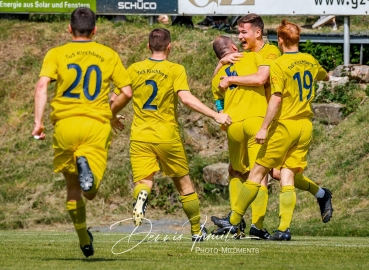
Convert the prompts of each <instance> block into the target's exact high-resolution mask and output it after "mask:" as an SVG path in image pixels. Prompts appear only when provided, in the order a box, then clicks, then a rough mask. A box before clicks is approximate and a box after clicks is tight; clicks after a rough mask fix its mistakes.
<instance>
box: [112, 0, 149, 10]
mask: <svg viewBox="0 0 369 270" xmlns="http://www.w3.org/2000/svg"><path fill="white" fill-rule="evenodd" d="M118 9H125V10H127V9H128V10H130V9H134V10H140V9H142V10H150V9H151V10H155V9H156V2H144V1H143V0H137V2H118Z"/></svg>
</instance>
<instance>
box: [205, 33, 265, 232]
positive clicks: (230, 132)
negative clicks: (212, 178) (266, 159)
mask: <svg viewBox="0 0 369 270" xmlns="http://www.w3.org/2000/svg"><path fill="white" fill-rule="evenodd" d="M213 49H214V52H215V53H216V55H217V57H218V58H219V59H220V58H221V57H222V56H224V55H227V54H229V53H232V52H235V51H237V46H236V45H235V44H234V42H233V41H232V39H231V38H229V37H225V36H220V37H217V38H216V39H215V40H214V42H213ZM262 65H263V59H262V57H261V56H260V54H258V53H255V52H250V53H246V54H245V55H244V57H242V58H241V59H240V61H239V62H236V63H235V64H227V65H224V66H222V67H221V68H220V70H219V71H218V73H217V74H216V75H215V76H214V78H213V80H212V91H213V95H214V98H215V100H216V105H217V109H218V110H220V111H224V112H225V113H227V114H228V115H229V116H230V117H231V118H232V121H233V123H232V125H231V126H230V127H228V128H227V129H226V131H227V138H228V149H229V159H230V168H232V173H231V174H230V180H229V191H230V204H231V209H232V210H233V208H234V204H235V199H237V195H238V191H239V188H240V186H242V182H243V181H244V175H245V174H246V173H247V172H249V171H250V169H251V168H252V167H253V166H254V163H255V160H256V156H257V153H258V152H259V149H260V144H257V143H256V141H255V135H256V133H257V131H258V127H259V126H260V125H261V123H262V122H263V118H264V115H265V111H266V109H267V99H266V96H265V90H264V86H263V85H259V86H241V85H230V86H229V87H228V88H227V90H226V91H225V92H224V91H221V90H219V88H218V85H219V82H220V81H221V78H222V77H224V76H239V75H243V76H246V75H250V74H255V73H256V72H257V71H258V70H259V69H260V68H262V67H263V66H262ZM221 100H223V101H224V105H223V104H219V103H217V101H221ZM223 108H224V109H223ZM238 184H239V185H240V186H238ZM212 220H213V222H214V223H215V224H217V223H218V224H219V223H220V224H222V219H219V218H216V217H214V216H212ZM218 224H217V225H218ZM244 224H245V222H244V221H243V219H242V221H241V224H240V226H241V231H242V232H243V230H244V228H243V227H245V225H244ZM218 226H219V225H218ZM228 232H230V233H237V226H231V227H229V226H221V225H220V226H219V228H217V229H216V230H214V231H213V232H212V233H213V234H216V235H219V234H225V233H228Z"/></svg>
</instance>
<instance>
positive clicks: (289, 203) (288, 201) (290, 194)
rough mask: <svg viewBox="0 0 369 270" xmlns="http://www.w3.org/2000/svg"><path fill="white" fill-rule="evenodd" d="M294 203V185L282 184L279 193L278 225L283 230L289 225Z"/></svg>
mask: <svg viewBox="0 0 369 270" xmlns="http://www.w3.org/2000/svg"><path fill="white" fill-rule="evenodd" d="M295 205H296V192H295V187H294V186H284V187H282V188H281V192H280V194H279V227H278V230H280V231H285V230H286V229H288V228H289V227H290V225H291V221H292V216H293V210H294V209H295Z"/></svg>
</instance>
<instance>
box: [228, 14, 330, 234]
mask: <svg viewBox="0 0 369 270" xmlns="http://www.w3.org/2000/svg"><path fill="white" fill-rule="evenodd" d="M300 31H301V30H300V29H299V27H298V26H297V25H295V24H292V23H289V22H287V21H286V20H285V19H284V20H282V22H281V24H280V26H278V28H277V35H278V46H279V48H280V49H281V51H282V52H283V53H284V54H283V55H282V56H281V57H279V58H278V59H276V60H275V61H274V62H273V63H272V65H271V68H270V78H271V94H272V95H271V98H270V101H269V104H268V109H267V113H266V115H265V118H264V121H263V124H262V125H261V129H260V130H259V131H258V133H257V134H256V140H257V142H259V143H260V144H262V146H261V148H260V151H259V153H258V157H257V160H256V163H255V166H254V167H253V169H252V170H251V172H250V175H249V177H248V179H247V180H246V182H245V183H244V184H243V186H242V188H241V190H240V193H239V195H238V199H237V201H236V204H235V207H234V211H233V212H232V214H231V215H230V217H229V219H228V220H229V223H230V224H231V225H236V224H238V223H239V222H240V221H241V219H242V217H243V215H244V214H245V211H246V209H247V207H248V206H249V205H250V204H251V202H252V201H253V200H254V199H255V197H256V195H257V192H258V190H259V188H260V182H261V180H262V179H263V178H264V177H265V175H266V174H267V173H268V171H269V170H270V169H271V168H278V169H280V170H281V180H280V183H281V193H280V224H279V227H278V230H277V231H276V232H275V234H274V235H273V236H272V237H270V240H290V239H291V233H290V224H291V221H292V215H293V210H294V207H295V204H296V193H295V187H294V178H295V175H296V174H297V173H298V172H302V171H303V170H304V168H305V167H306V165H307V161H306V154H307V151H308V148H309V145H310V142H311V135H312V122H311V119H312V117H313V112H312V109H311V102H312V100H313V98H314V95H315V89H314V80H326V81H328V80H329V76H328V75H327V72H326V71H325V70H324V69H323V68H322V67H321V66H320V64H319V63H318V61H317V60H316V59H315V58H314V57H312V56H311V55H309V54H305V53H300V52H299V51H298V44H299V41H300Z"/></svg>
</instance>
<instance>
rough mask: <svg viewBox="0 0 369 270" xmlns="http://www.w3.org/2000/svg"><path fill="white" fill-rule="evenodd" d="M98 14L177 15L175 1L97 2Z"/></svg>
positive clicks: (133, 0) (130, 0) (108, 0)
mask: <svg viewBox="0 0 369 270" xmlns="http://www.w3.org/2000/svg"><path fill="white" fill-rule="evenodd" d="M97 13H98V14H119V13H122V14H142V15H148V14H177V13H178V1H177V0H97Z"/></svg>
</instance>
